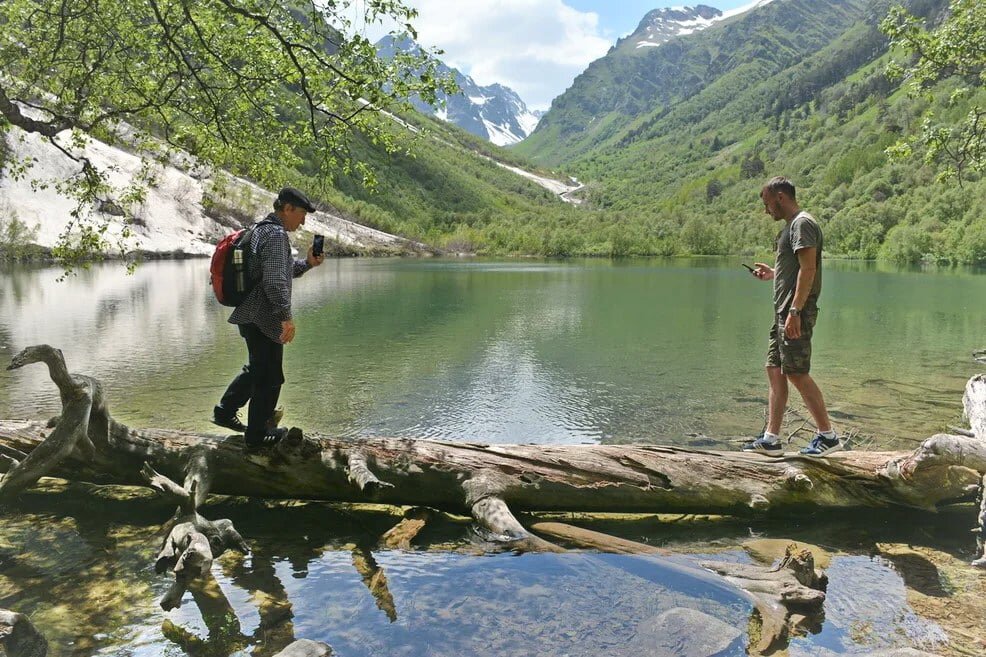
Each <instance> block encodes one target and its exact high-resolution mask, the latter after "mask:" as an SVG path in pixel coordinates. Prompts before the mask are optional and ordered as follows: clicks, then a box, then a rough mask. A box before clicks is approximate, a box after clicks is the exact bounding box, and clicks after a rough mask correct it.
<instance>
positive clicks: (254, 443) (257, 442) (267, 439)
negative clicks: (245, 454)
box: [246, 427, 288, 449]
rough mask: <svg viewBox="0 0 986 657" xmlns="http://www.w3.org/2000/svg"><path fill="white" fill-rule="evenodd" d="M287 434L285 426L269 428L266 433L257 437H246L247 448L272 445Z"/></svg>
mask: <svg viewBox="0 0 986 657" xmlns="http://www.w3.org/2000/svg"><path fill="white" fill-rule="evenodd" d="M287 435H288V429H287V427H276V428H274V429H269V430H268V431H267V433H265V434H264V435H263V436H261V437H260V438H259V439H246V446H247V449H258V448H260V447H273V446H274V445H276V444H277V443H279V442H281V441H282V440H283V439H284V437H285V436H287Z"/></svg>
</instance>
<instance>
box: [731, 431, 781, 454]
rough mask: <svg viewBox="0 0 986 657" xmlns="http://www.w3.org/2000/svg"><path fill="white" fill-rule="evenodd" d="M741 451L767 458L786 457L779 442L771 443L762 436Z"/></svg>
mask: <svg viewBox="0 0 986 657" xmlns="http://www.w3.org/2000/svg"><path fill="white" fill-rule="evenodd" d="M741 449H742V450H743V451H744V452H759V453H760V454H766V455H767V456H784V448H783V447H781V444H780V443H779V442H776V443H775V442H771V441H769V440H767V439H766V438H764V437H763V436H762V435H761V436H759V437H758V438H756V439H755V440H751V441H750V442H748V443H747V444H745V445H743V447H742V448H741Z"/></svg>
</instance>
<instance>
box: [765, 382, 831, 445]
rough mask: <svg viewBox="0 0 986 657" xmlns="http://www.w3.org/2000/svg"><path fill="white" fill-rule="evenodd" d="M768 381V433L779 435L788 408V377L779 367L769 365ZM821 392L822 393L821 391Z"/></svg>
mask: <svg viewBox="0 0 986 657" xmlns="http://www.w3.org/2000/svg"><path fill="white" fill-rule="evenodd" d="M767 382H768V383H769V385H770V391H769V393H768V395H767V433H772V434H774V435H775V436H779V435H780V433H781V423H782V422H783V421H784V410H785V409H786V408H787V396H788V388H787V377H785V376H784V373H783V372H782V371H781V368H779V367H767ZM819 394H821V393H819Z"/></svg>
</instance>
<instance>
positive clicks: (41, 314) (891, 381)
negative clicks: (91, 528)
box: [0, 260, 986, 447]
mask: <svg viewBox="0 0 986 657" xmlns="http://www.w3.org/2000/svg"><path fill="white" fill-rule="evenodd" d="M206 266H207V263H206V262H205V261H203V260H192V261H185V262H153V263H147V264H145V265H143V266H141V267H140V268H139V269H138V270H137V273H136V274H135V275H134V276H131V277H128V276H126V275H125V274H124V273H123V271H122V268H120V267H119V266H118V265H116V264H107V265H103V266H95V267H93V269H92V270H90V271H87V272H82V273H81V274H80V275H79V277H77V278H74V279H70V280H68V281H67V282H64V283H56V282H55V281H54V278H55V276H56V274H57V272H56V271H55V270H52V269H42V270H37V269H34V270H27V269H14V270H8V271H6V272H5V273H4V275H3V276H2V277H0V358H3V357H9V356H11V355H12V354H13V353H15V352H16V351H17V350H19V349H20V348H22V347H24V346H26V345H28V344H34V343H38V342H47V343H49V344H52V345H55V346H58V347H60V348H61V349H62V350H63V351H64V352H65V354H66V357H67V359H68V362H69V365H70V367H72V368H73V369H74V370H76V371H80V372H85V373H88V374H93V375H95V376H97V377H99V378H100V379H101V380H102V381H103V382H104V384H105V385H106V387H107V390H108V393H109V400H110V404H111V407H112V408H113V409H114V412H115V414H117V415H118V416H119V417H120V418H121V419H122V420H123V421H126V422H128V423H130V424H134V425H137V426H173V427H178V428H182V429H188V430H195V431H208V430H211V428H212V427H211V425H209V424H208V417H209V413H210V411H211V406H212V404H213V403H215V401H216V400H217V399H218V397H219V395H220V394H221V392H222V390H223V389H224V387H225V385H226V384H227V383H228V382H229V380H230V379H231V378H232V376H233V375H234V374H235V373H236V371H237V370H238V369H239V367H240V366H241V365H242V363H243V360H244V347H243V344H242V340H241V339H240V338H239V337H238V336H237V334H236V332H235V329H234V328H233V327H231V326H229V325H228V324H227V323H226V322H225V318H226V316H227V315H228V310H227V309H224V308H222V307H220V306H219V305H218V304H217V303H215V301H214V300H213V299H212V298H211V296H210V292H209V289H208V287H207V285H206V277H207V274H206ZM984 294H986V277H983V276H978V275H971V274H954V273H953V274H922V273H913V272H897V273H890V272H880V271H859V270H858V268H856V267H855V266H852V265H851V264H846V263H838V262H834V263H826V278H825V289H824V291H823V302H822V313H821V316H820V319H819V326H818V331H817V334H816V345H815V359H814V360H815V367H814V368H813V374H814V376H815V378H816V379H817V380H818V382H819V384H820V385H821V387H822V389H823V391H824V392H825V395H826V399H827V401H828V404H829V406H830V408H831V410H832V414H833V417H834V418H835V419H836V421H837V423H838V425H839V427H840V428H841V429H843V430H848V429H855V430H857V431H859V432H861V433H863V434H866V435H870V436H872V437H873V438H874V439H875V442H874V443H873V444H874V445H876V446H884V447H886V446H900V447H907V446H911V445H914V444H915V443H916V442H918V441H920V440H922V439H923V438H925V437H927V436H928V435H931V434H933V433H936V432H938V431H940V430H942V428H943V427H944V426H945V425H946V424H949V423H956V422H958V421H959V415H960V413H961V407H960V404H961V395H962V389H963V387H964V383H965V381H966V379H967V378H968V377H969V376H970V375H972V374H974V373H975V372H976V371H978V367H979V366H978V364H975V363H973V362H972V361H971V359H970V358H969V354H970V353H971V352H972V351H973V350H974V349H976V348H979V347H982V346H983V345H982V343H981V342H982V339H983V338H982V330H981V327H982V326H983V325H984V324H986V309H984V308H982V307H981V306H979V305H977V304H974V303H972V302H971V300H974V299H977V298H982V296H983V295H984ZM295 302H296V303H295V306H296V309H295V318H296V320H297V324H298V327H299V328H298V338H297V340H296V341H295V343H294V344H292V345H290V346H289V347H288V349H287V351H286V372H287V376H288V384H287V385H286V386H285V389H284V391H283V394H282V401H283V403H284V404H285V406H286V407H287V409H288V413H287V416H286V421H287V422H290V423H292V424H297V425H299V426H302V427H305V428H312V429H317V430H319V431H321V432H323V433H331V434H335V435H340V436H365V435H392V436H393V435H396V436H406V437H429V438H441V439H447V440H471V441H479V442H506V443H510V442H519V443H527V442H535V443H559V442H568V443H575V442H600V441H601V442H609V443H626V442H650V443H654V442H657V443H678V444H686V445H689V444H690V445H698V444H699V443H694V442H692V441H691V440H690V439H689V435H690V434H701V435H702V436H704V437H705V438H704V439H703V441H702V442H701V446H708V447H730V446H731V443H730V442H729V441H728V440H726V438H728V437H731V436H742V435H751V434H753V433H755V432H757V431H758V430H759V429H760V427H761V426H762V418H763V411H764V407H765V405H766V385H765V381H764V375H763V371H762V362H763V360H764V353H765V348H766V347H765V345H766V334H767V329H768V323H769V321H770V305H769V304H770V299H769V289H768V286H765V285H761V284H760V283H759V282H757V281H752V280H750V277H749V276H748V275H746V274H745V273H744V270H742V269H740V268H739V267H738V265H735V263H732V262H731V261H729V260H692V261H689V260H640V261H629V262H626V263H616V264H613V263H609V262H603V261H590V262H585V261H576V262H565V263H561V262H528V261H523V262H517V261H513V262H486V261H438V260H430V261H407V260H355V261H353V260H346V261H338V260H337V261H330V262H328V263H326V265H324V266H323V267H321V268H319V269H316V270H313V271H312V272H310V273H309V274H307V275H306V276H305V277H303V278H302V279H299V280H298V281H297V282H296V286H295ZM792 405H793V406H795V407H797V406H798V405H799V402H798V400H797V396H796V395H793V400H792ZM57 410H58V400H57V393H56V391H55V389H54V387H53V386H52V385H51V383H50V381H48V379H47V376H46V375H45V373H44V371H43V368H40V367H34V368H27V369H25V370H22V371H18V372H16V373H12V374H11V373H7V372H0V415H3V416H15V417H24V416H28V417H43V416H47V415H51V414H54V413H55V412H57ZM709 440H712V441H713V443H712V444H707V443H708V442H709Z"/></svg>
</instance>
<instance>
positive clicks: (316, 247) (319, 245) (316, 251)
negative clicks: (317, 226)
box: [312, 235, 325, 256]
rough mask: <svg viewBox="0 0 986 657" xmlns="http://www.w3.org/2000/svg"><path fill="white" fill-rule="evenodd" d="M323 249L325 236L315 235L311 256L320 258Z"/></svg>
mask: <svg viewBox="0 0 986 657" xmlns="http://www.w3.org/2000/svg"><path fill="white" fill-rule="evenodd" d="M324 249H325V236H324V235H316V236H315V240H314V241H313V242H312V255H313V256H320V255H322V251H323V250H324Z"/></svg>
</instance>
